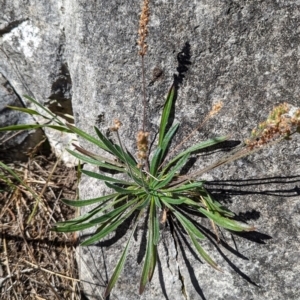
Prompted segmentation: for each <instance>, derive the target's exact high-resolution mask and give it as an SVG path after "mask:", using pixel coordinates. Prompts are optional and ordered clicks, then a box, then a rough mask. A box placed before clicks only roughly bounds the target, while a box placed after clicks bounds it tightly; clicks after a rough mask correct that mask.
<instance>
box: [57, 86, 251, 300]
mask: <svg viewBox="0 0 300 300" xmlns="http://www.w3.org/2000/svg"><path fill="white" fill-rule="evenodd" d="M174 92H175V89H174V87H172V88H171V89H170V91H169V93H168V96H167V100H166V103H165V105H164V108H163V113H162V117H161V122H160V127H159V137H158V145H157V147H156V149H155V150H154V152H153V155H152V156H151V157H152V158H151V160H150V162H149V171H148V172H146V171H143V170H142V169H141V168H140V167H138V163H137V161H136V160H135V158H134V157H133V156H132V155H131V154H130V153H129V152H128V151H127V150H125V149H124V148H123V147H122V144H120V139H119V144H117V143H113V142H112V141H111V140H109V139H108V138H107V137H105V136H104V135H103V134H102V133H101V131H99V129H98V128H95V131H96V134H97V136H98V138H95V137H93V136H91V135H89V134H87V133H85V132H83V131H81V130H80V129H78V128H76V127H74V126H71V125H68V128H69V129H70V130H71V131H73V132H75V133H77V134H78V135H79V136H81V137H82V138H84V139H85V140H87V141H89V142H91V143H93V144H95V145H96V146H98V147H99V148H101V149H102V150H104V151H105V152H107V153H108V154H109V156H110V157H111V156H113V157H114V158H115V159H111V158H106V157H103V156H99V155H96V154H93V153H91V152H89V151H87V150H85V149H83V148H81V147H78V146H77V147H76V148H77V150H78V151H71V150H68V151H69V152H70V153H71V154H72V155H74V156H75V157H77V158H78V159H79V160H80V161H82V162H86V163H90V164H93V165H96V166H99V167H100V169H101V170H110V171H114V172H118V173H123V174H124V175H126V176H124V177H123V178H126V179H118V178H115V177H114V176H113V175H111V173H108V172H107V173H104V172H101V173H100V172H99V173H96V172H91V171H87V170H82V173H84V174H85V175H87V176H90V177H93V178H96V179H99V180H100V181H102V182H104V183H105V184H106V185H107V186H108V187H109V188H111V190H112V192H111V194H108V195H105V196H102V197H99V198H95V199H89V200H75V201H72V200H66V199H65V200H63V202H64V203H65V204H67V205H70V206H74V207H82V206H87V205H91V204H97V205H96V207H94V208H93V209H92V210H90V211H89V212H88V213H86V214H84V215H81V216H79V217H77V218H75V219H73V220H68V221H65V222H59V223H57V224H55V226H54V228H53V230H55V231H58V232H74V231H80V230H84V229H87V228H90V227H94V226H96V227H97V229H96V231H95V233H94V234H92V236H91V237H89V238H87V239H86V240H85V241H83V242H82V243H81V245H82V246H87V245H91V244H93V243H95V242H98V241H100V240H101V239H104V238H105V237H107V236H108V235H109V234H110V233H112V232H113V231H115V230H116V229H117V228H118V227H119V226H121V225H122V224H123V223H124V221H125V220H126V219H128V218H129V217H130V216H132V217H133V220H134V221H133V222H134V224H133V229H132V231H131V234H130V237H129V239H128V241H127V243H126V245H125V248H124V250H123V253H122V255H121V257H120V259H119V261H118V263H117V265H116V267H115V270H114V272H113V274H112V276H111V279H110V281H109V283H108V286H107V289H106V292H105V295H106V296H107V295H108V294H109V293H110V292H111V290H112V288H113V287H114V285H115V283H116V281H117V279H118V277H119V276H120V273H121V271H122V269H123V267H124V263H125V260H126V256H127V254H128V250H129V247H130V241H131V239H132V236H133V234H134V232H135V230H136V228H137V224H138V222H139V220H140V219H141V217H142V216H145V214H148V216H147V218H148V226H147V230H148V232H147V245H146V253H145V258H144V265H143V269H142V275H141V280H140V289H139V291H140V293H142V292H143V291H144V288H145V285H146V284H147V282H148V281H150V280H151V278H152V276H153V272H154V269H155V265H156V261H157V244H158V243H159V240H160V225H159V224H160V213H161V212H166V211H167V212H168V215H169V216H171V217H172V219H173V220H177V222H178V224H180V227H181V228H183V229H184V231H185V233H186V234H187V235H188V237H189V238H190V241H191V243H192V244H193V245H194V248H195V249H196V251H197V253H198V254H199V255H200V256H201V257H202V258H203V259H204V260H205V261H206V262H207V263H208V264H209V265H211V266H212V267H214V268H216V269H218V266H217V264H216V263H215V262H214V261H213V259H212V258H211V257H210V256H209V255H208V254H207V253H206V252H205V251H204V249H203V248H202V246H201V244H200V241H201V240H203V239H205V235H204V234H203V232H202V231H201V229H199V227H198V226H197V225H196V223H195V222H194V221H193V220H192V219H191V218H190V217H189V216H187V215H186V209H188V210H190V211H191V210H192V211H194V212H198V213H200V214H202V215H203V216H204V217H206V218H208V219H210V220H211V222H213V224H216V225H218V226H220V227H223V228H225V229H228V230H230V231H249V230H253V227H251V226H248V225H247V224H243V223H240V222H237V221H235V220H234V219H233V217H234V213H232V212H231V211H229V210H228V209H226V208H224V207H223V206H222V205H221V204H220V203H218V202H217V201H215V200H213V199H212V197H211V196H210V194H209V193H208V192H207V190H206V189H205V187H204V185H203V181H199V180H189V181H181V182H180V181H178V174H179V173H180V171H181V169H182V168H183V167H184V166H185V165H186V163H187V162H188V160H189V158H190V156H191V154H192V153H193V152H195V151H198V150H201V149H204V148H207V147H210V146H213V145H216V144H217V143H220V142H223V141H225V140H226V139H227V137H218V138H214V139H209V140H207V141H205V142H202V143H199V144H196V145H194V146H192V147H190V148H188V149H186V150H184V151H182V152H181V153H179V154H177V155H175V156H174V157H172V158H171V159H169V160H165V158H166V156H167V154H168V149H169V146H170V143H171V141H172V139H173V137H174V135H175V133H176V131H177V129H178V126H179V124H175V125H173V126H171V127H170V128H168V120H169V115H170V110H171V107H172V102H173V98H174Z"/></svg>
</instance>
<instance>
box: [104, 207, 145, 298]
mask: <svg viewBox="0 0 300 300" xmlns="http://www.w3.org/2000/svg"><path fill="white" fill-rule="evenodd" d="M142 213H143V210H141V211H140V213H139V216H138V217H137V220H136V222H135V225H134V227H133V229H132V231H131V234H130V236H129V239H128V242H127V243H126V247H125V249H124V251H123V253H122V255H121V258H120V260H119V262H118V264H117V266H116V268H115V270H114V273H113V275H112V276H111V278H110V280H109V283H108V285H107V288H106V290H105V294H104V298H106V297H107V296H108V295H109V294H110V292H111V290H112V289H113V287H114V286H115V284H116V282H117V280H118V278H119V276H120V273H121V272H122V270H123V268H124V264H125V261H126V257H127V254H128V249H129V244H130V241H131V238H132V236H133V234H134V232H135V230H136V227H137V225H138V220H139V219H140V216H141V215H142Z"/></svg>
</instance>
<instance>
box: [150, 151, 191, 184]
mask: <svg viewBox="0 0 300 300" xmlns="http://www.w3.org/2000/svg"><path fill="white" fill-rule="evenodd" d="M188 158H189V154H186V155H184V156H183V157H182V158H181V159H179V161H178V162H177V164H176V165H175V166H174V167H173V168H172V169H171V171H169V172H168V173H167V174H166V178H165V179H164V180H162V181H159V182H158V183H157V184H156V185H155V188H156V189H160V188H162V187H165V186H167V184H168V183H170V182H171V180H172V179H173V177H174V176H175V173H177V172H179V171H180V169H181V168H182V167H183V166H184V165H185V164H186V163H187V161H188Z"/></svg>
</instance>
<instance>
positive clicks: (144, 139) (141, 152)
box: [136, 130, 149, 160]
mask: <svg viewBox="0 0 300 300" xmlns="http://www.w3.org/2000/svg"><path fill="white" fill-rule="evenodd" d="M148 136H149V132H145V131H143V130H140V131H139V132H138V133H137V137H136V142H137V148H138V154H137V156H138V159H140V160H145V159H147V157H148Z"/></svg>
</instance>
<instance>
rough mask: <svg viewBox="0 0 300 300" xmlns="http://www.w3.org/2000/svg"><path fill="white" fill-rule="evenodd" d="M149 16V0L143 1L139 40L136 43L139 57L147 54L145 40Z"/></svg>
mask: <svg viewBox="0 0 300 300" xmlns="http://www.w3.org/2000/svg"><path fill="white" fill-rule="evenodd" d="M149 16H150V13H149V0H144V2H143V7H142V13H141V17H140V23H139V31H138V33H139V39H138V41H137V43H138V45H139V46H140V50H139V55H141V56H144V55H145V54H146V52H147V44H146V42H145V40H146V37H147V34H148V28H147V25H148V22H149Z"/></svg>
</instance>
